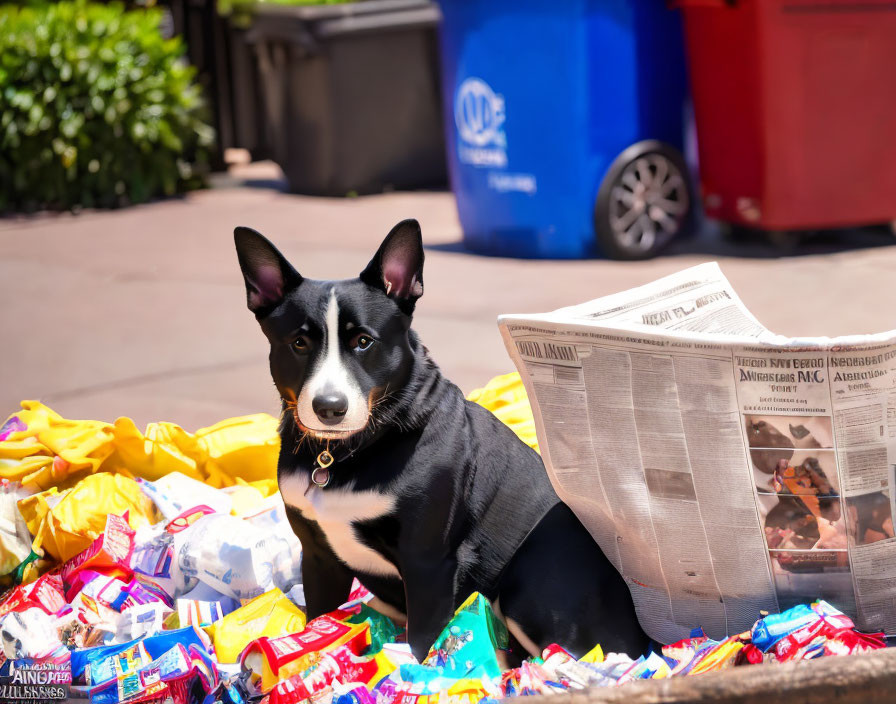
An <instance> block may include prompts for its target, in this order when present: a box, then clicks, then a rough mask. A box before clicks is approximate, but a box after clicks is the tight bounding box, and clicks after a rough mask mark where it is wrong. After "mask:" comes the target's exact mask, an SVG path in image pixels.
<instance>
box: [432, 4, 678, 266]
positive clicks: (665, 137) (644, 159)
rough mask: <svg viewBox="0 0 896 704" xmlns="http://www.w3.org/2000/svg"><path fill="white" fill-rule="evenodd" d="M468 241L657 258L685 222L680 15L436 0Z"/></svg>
mask: <svg viewBox="0 0 896 704" xmlns="http://www.w3.org/2000/svg"><path fill="white" fill-rule="evenodd" d="M440 5H441V8H442V15H443V21H442V26H441V53H442V72H443V83H442V85H443V93H444V96H443V97H444V101H443V104H444V106H445V125H446V131H447V140H446V141H447V149H448V163H449V171H450V177H451V184H452V188H453V190H454V193H455V194H456V196H457V208H458V213H459V216H460V221H461V225H462V227H463V231H464V243H465V245H466V246H467V247H468V248H469V249H471V250H473V251H475V252H479V253H483V254H493V255H501V256H515V257H535V258H581V257H588V256H594V255H596V254H603V255H608V256H612V257H616V258H630V259H631V258H643V257H648V256H651V255H653V254H654V253H655V252H657V251H658V250H659V249H661V248H662V246H664V245H665V244H666V243H667V242H668V241H669V240H670V239H671V238H672V237H674V236H675V235H677V234H678V233H680V232H681V231H682V230H684V229H686V226H687V223H688V220H689V213H690V206H691V203H692V202H693V198H692V197H691V192H690V178H689V177H688V173H687V168H686V167H685V164H684V162H683V159H682V157H681V151H682V142H683V133H684V114H685V102H686V96H687V87H686V86H687V82H686V71H685V61H684V49H683V38H682V30H681V20H680V17H679V12H678V11H677V10H671V9H669V8H668V7H667V5H666V3H665V2H663V0H562V2H557V1H556V0H554V1H551V0H441V3H440Z"/></svg>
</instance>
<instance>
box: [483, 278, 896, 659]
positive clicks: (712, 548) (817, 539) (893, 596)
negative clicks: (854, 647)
mask: <svg viewBox="0 0 896 704" xmlns="http://www.w3.org/2000/svg"><path fill="white" fill-rule="evenodd" d="M498 324H499V326H500V329H501V333H502V336H503V338H504V342H505V344H506V346H507V350H508V351H509V353H510V355H511V357H512V358H513V361H514V363H515V364H516V366H517V368H518V369H519V371H520V374H521V376H522V379H523V383H524V384H525V387H526V390H527V392H528V394H529V399H530V401H531V403H532V410H533V412H534V414H535V423H536V428H537V431H538V440H539V443H540V446H541V448H542V453H543V456H544V460H545V466H546V467H547V471H548V474H549V475H550V477H551V481H552V482H553V484H554V487H555V489H556V490H557V493H558V494H559V496H560V497H561V498H562V499H563V500H564V501H565V502H566V503H567V504H568V505H569V506H570V507H571V508H572V509H573V510H574V511H575V513H576V514H577V515H578V516H579V518H580V519H581V520H582V522H583V523H584V524H585V526H586V527H587V528H588V530H589V531H590V532H591V533H592V535H593V536H594V538H595V540H597V542H598V543H599V544H600V546H601V548H602V549H603V551H604V552H605V553H606V555H607V556H608V557H609V558H610V560H611V561H612V562H613V564H614V565H615V566H616V568H617V569H618V570H619V571H620V572H621V573H622V575H623V576H624V577H625V579H626V581H627V583H628V585H629V588H630V589H631V592H632V595H633V597H634V601H635V606H636V608H637V611H638V615H639V618H640V620H641V624H642V625H643V627H644V629H645V630H646V631H647V633H648V634H649V635H650V636H651V637H653V638H655V639H657V640H659V641H661V642H663V643H670V642H673V641H675V640H678V639H680V638H684V637H686V636H687V635H688V634H689V632H690V630H691V628H693V627H694V626H697V625H701V626H703V627H704V629H705V630H706V632H707V634H708V635H710V636H712V637H713V638H723V637H725V636H726V635H732V634H735V633H739V632H742V631H745V630H747V629H749V628H750V626H751V625H752V624H753V622H754V621H755V620H756V618H757V617H758V614H759V611H760V610H766V611H772V612H774V611H778V610H781V609H786V608H788V607H790V606H793V605H795V604H797V603H802V602H806V601H812V600H814V599H817V598H823V599H826V600H828V601H830V602H831V603H833V604H835V605H836V606H837V607H839V608H840V609H842V610H843V611H844V612H846V613H848V614H849V615H851V616H852V617H853V618H854V619H855V620H856V624H857V626H858V627H859V628H860V629H862V630H866V631H884V632H886V633H887V634H888V635H893V634H896V538H894V526H893V520H894V518H893V517H894V515H896V507H894V499H896V475H894V470H896V331H891V332H889V333H884V334H879V335H867V336H851V337H841V338H787V337H782V336H779V335H775V334H773V333H771V332H769V331H768V330H766V329H765V328H764V327H763V326H762V325H761V324H760V323H759V322H758V321H757V320H756V318H755V317H753V315H752V314H751V313H750V312H749V311H748V310H747V308H746V307H745V306H744V304H743V303H742V302H741V300H740V299H739V298H738V296H737V294H736V293H735V292H734V289H733V288H732V287H731V284H730V283H729V282H728V280H727V279H726V278H725V277H724V275H723V274H722V272H721V270H720V269H719V267H718V265H717V264H715V263H711V264H702V265H700V266H696V267H693V268H691V269H687V270H685V271H682V272H679V273H677V274H674V275H672V276H667V277H666V278H663V279H660V280H658V281H655V282H654V283H651V284H648V285H646V286H641V287H639V288H635V289H631V290H629V291H625V292H623V293H619V294H615V295H612V296H607V297H604V298H599V299H597V300H594V301H591V302H589V303H584V304H582V305H577V306H572V307H569V308H562V309H560V310H557V311H554V312H553V313H545V314H538V315H504V316H501V318H500V319H499V321H498Z"/></svg>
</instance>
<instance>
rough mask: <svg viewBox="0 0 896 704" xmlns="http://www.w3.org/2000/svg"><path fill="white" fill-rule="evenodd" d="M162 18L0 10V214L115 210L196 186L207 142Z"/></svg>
mask: <svg viewBox="0 0 896 704" xmlns="http://www.w3.org/2000/svg"><path fill="white" fill-rule="evenodd" d="M160 21H161V13H160V11H158V10H133V11H126V10H124V9H123V8H122V7H121V6H120V5H114V4H112V5H100V4H91V3H87V2H84V1H83V0H77V1H75V2H58V3H53V4H49V5H45V6H34V7H16V6H11V5H4V6H0V210H10V209H15V210H34V209H37V208H75V207H78V206H86V207H96V206H101V207H114V206H118V205H123V204H126V203H129V202H130V203H139V202H142V201H146V200H148V199H150V198H153V197H156V196H159V195H172V194H175V193H177V192H179V191H183V190H185V189H188V188H191V187H196V186H199V185H201V183H202V176H203V175H204V172H205V160H206V155H205V148H207V147H208V146H209V145H210V144H211V142H212V140H213V137H214V134H213V131H212V129H211V128H210V127H209V126H208V125H207V124H206V123H205V122H204V121H203V120H202V115H203V114H204V106H203V102H202V98H201V96H200V91H199V87H198V85H197V84H196V83H195V82H194V81H193V77H194V69H193V68H192V67H190V66H188V65H187V64H186V62H185V61H184V60H183V58H182V57H183V54H184V47H183V44H182V42H181V41H180V39H179V38H176V39H163V38H162V36H161V34H160V31H159V24H160Z"/></svg>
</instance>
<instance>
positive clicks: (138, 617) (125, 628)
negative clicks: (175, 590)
mask: <svg viewBox="0 0 896 704" xmlns="http://www.w3.org/2000/svg"><path fill="white" fill-rule="evenodd" d="M171 613H172V609H171V608H169V607H168V606H166V605H165V604H163V603H162V602H160V601H154V602H151V603H149V604H140V605H139V606H135V607H133V608H130V609H127V610H125V611H123V612H122V613H121V618H119V620H118V628H117V629H116V631H115V636H114V637H113V638H112V639H111V640H110V641H109V642H110V643H127V642H129V641H132V640H136V639H137V638H142V637H143V636H151V635H155V634H156V633H159V632H160V631H162V630H163V625H162V624H163V623H164V622H165V619H166V618H168V616H169V615H170V614H171Z"/></svg>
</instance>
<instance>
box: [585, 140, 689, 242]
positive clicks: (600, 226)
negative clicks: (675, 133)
mask: <svg viewBox="0 0 896 704" xmlns="http://www.w3.org/2000/svg"><path fill="white" fill-rule="evenodd" d="M691 203H693V197H692V192H691V179H690V176H689V173H688V168H687V166H686V165H685V162H684V159H683V158H682V156H681V154H680V153H679V152H678V150H677V149H675V148H674V147H671V146H669V145H668V144H666V143H664V142H660V141H657V140H646V141H644V142H638V143H637V144H633V145H632V146H630V147H629V148H628V149H626V150H625V151H624V152H622V154H620V155H619V156H618V157H616V159H615V160H614V161H613V163H612V165H611V166H610V168H609V169H608V170H607V173H606V175H605V176H604V180H603V182H602V183H601V186H600V190H599V191H598V193H597V202H596V203H595V206H594V232H595V235H596V237H597V242H598V245H599V246H600V248H601V250H602V251H603V252H604V254H606V255H607V256H608V257H610V258H612V259H649V258H650V257H653V256H655V255H656V254H657V253H658V252H660V251H661V250H662V249H663V248H664V247H665V246H666V245H668V244H669V242H670V241H671V240H672V239H673V238H674V237H676V236H677V235H679V234H681V233H683V232H685V231H686V230H687V229H688V226H689V224H690V221H691V211H692V208H691Z"/></svg>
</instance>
